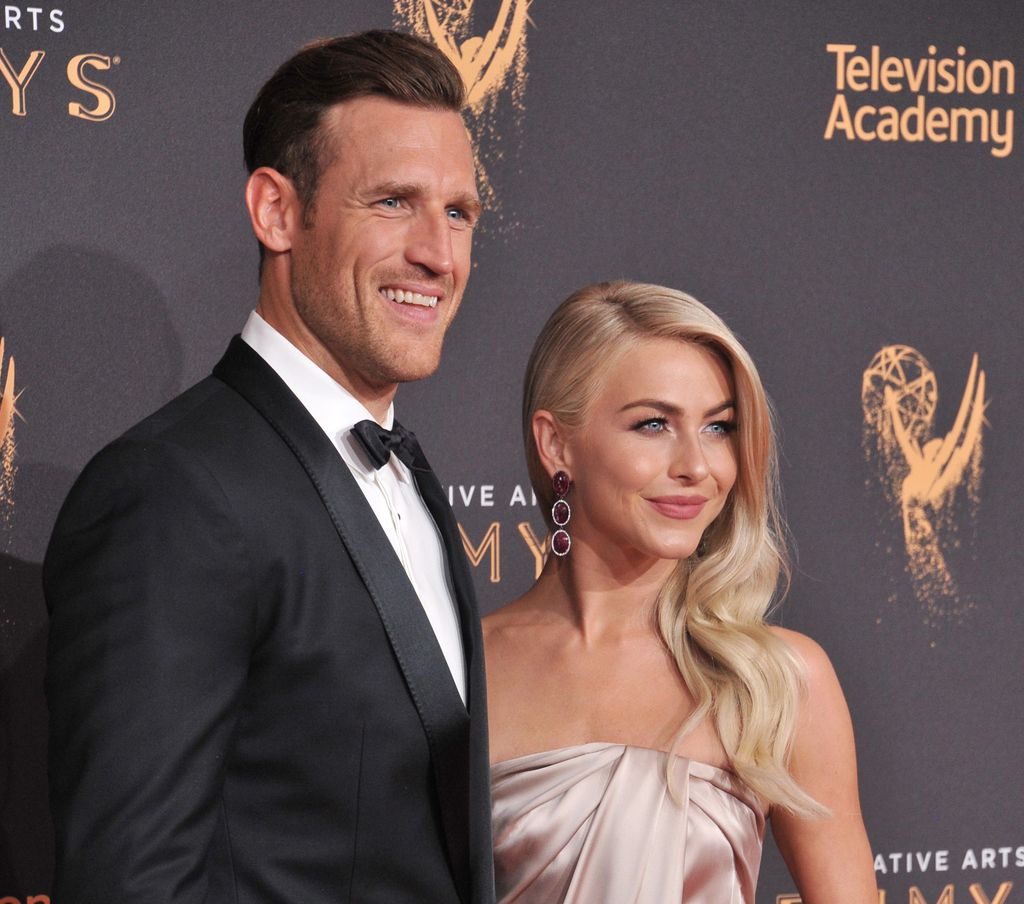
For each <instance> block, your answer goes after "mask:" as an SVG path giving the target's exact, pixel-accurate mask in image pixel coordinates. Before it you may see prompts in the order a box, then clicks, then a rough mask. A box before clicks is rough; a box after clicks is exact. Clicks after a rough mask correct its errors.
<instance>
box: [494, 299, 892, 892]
mask: <svg viewBox="0 0 1024 904" xmlns="http://www.w3.org/2000/svg"><path fill="white" fill-rule="evenodd" d="M523 421H524V433H525V439H526V449H527V458H528V463H529V470H530V477H531V480H532V482H533V485H534V488H535V490H536V493H537V496H538V499H539V500H541V501H542V506H543V507H544V509H545V512H549V511H550V513H551V514H550V516H549V526H550V527H551V529H552V531H553V533H552V536H551V540H550V545H551V550H552V552H553V553H554V554H551V555H549V556H548V559H547V562H546V564H545V566H544V569H543V571H542V573H541V575H540V577H539V579H538V580H537V582H536V584H535V585H534V586H533V587H532V588H531V589H530V590H529V591H528V592H527V593H526V594H525V595H524V596H522V597H520V598H519V599H517V600H515V601H514V602H512V603H510V604H509V605H507V606H505V607H504V608H502V609H500V610H498V611H497V612H495V613H494V614H492V615H490V616H488V617H487V618H486V619H485V620H484V637H485V643H486V653H487V677H488V698H489V711H490V716H489V721H490V726H491V727H490V731H491V758H492V770H491V779H492V793H493V798H494V819H493V827H494V843H495V869H496V881H497V891H498V901H499V902H513V901H515V902H521V904H532V902H535V904H558V902H566V904H570V902H571V904H666V902H673V901H675V902H688V904H753V902H754V887H755V884H756V881H757V873H758V866H759V863H760V856H761V844H762V840H763V837H764V830H765V821H766V819H769V818H770V819H771V822H772V828H773V833H774V835H775V838H776V840H777V842H778V845H779V848H780V849H781V851H782V853H783V856H784V857H785V859H786V862H787V864H788V865H789V867H790V870H791V872H792V874H793V877H794V879H795V881H796V884H797V886H798V887H799V889H800V893H801V895H802V897H803V900H804V902H805V904H837V902H842V904H869V902H870V904H876V902H877V890H876V886H875V881H874V871H873V869H872V859H871V853H870V848H869V845H868V841H867V837H866V833H865V830H864V823H863V820H862V818H861V815H860V807H859V802H858V792H857V777H856V763H855V757H854V742H853V732H852V729H851V725H850V717H849V713H848V710H847V707H846V703H845V701H844V699H843V694H842V691H841V690H840V687H839V683H838V681H837V679H836V676H835V673H834V672H833V670H832V667H831V665H830V663H829V660H828V658H827V656H826V655H825V653H824V652H823V651H822V649H821V648H820V647H819V646H818V645H817V644H816V643H814V641H812V640H810V639H809V638H807V637H804V636H803V635H800V634H797V633H795V632H793V631H786V630H783V629H781V628H776V627H771V626H769V625H767V624H766V623H765V614H766V612H767V610H768V608H769V604H770V603H771V602H772V600H773V598H774V595H775V592H776V584H777V583H778V579H779V576H780V574H782V573H783V572H785V559H784V551H783V543H782V539H781V537H782V528H781V525H780V523H779V516H778V512H777V503H776V486H777V478H776V458H775V447H774V438H773V429H772V424H771V417H770V413H769V407H768V403H767V400H766V398H765V393H764V389H763V387H762V385H761V382H760V379H759V377H758V375H757V370H756V369H755V367H754V364H753V362H752V361H751V360H750V357H749V355H748V354H747V352H746V351H745V350H744V349H743V347H742V346H741V345H740V344H739V342H738V341H737V340H736V338H735V336H733V334H732V333H731V332H730V331H729V329H728V327H726V326H725V324H724V323H723V322H722V321H721V320H720V319H719V318H718V317H717V316H716V315H714V314H713V313H712V312H711V311H709V310H708V309H707V308H706V307H704V306H703V305H702V304H700V303H699V302H697V301H695V300H694V299H692V298H690V297H689V296H687V295H685V294H683V293H681V292H677V291H674V290H671V289H665V288H661V287H659V286H650V285H642V284H636V283H605V284H599V285H595V286H590V287H588V288H585V289H582V290H580V291H579V292H577V293H575V294H574V295H573V296H571V297H570V298H569V299H568V300H567V301H565V302H564V303H563V304H562V305H561V306H560V307H559V308H558V310H557V311H555V313H554V314H553V315H552V317H551V319H550V320H549V321H548V323H547V325H546V326H545V327H544V329H543V331H542V332H541V335H540V337H539V338H538V340H537V343H536V345H535V347H534V350H533V354H532V355H531V358H530V363H529V366H528V369H527V374H526V380H525V389H524V401H523Z"/></svg>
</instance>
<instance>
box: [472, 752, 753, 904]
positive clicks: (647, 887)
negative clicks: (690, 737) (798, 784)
mask: <svg viewBox="0 0 1024 904" xmlns="http://www.w3.org/2000/svg"><path fill="white" fill-rule="evenodd" d="M669 756H672V757H673V763H672V767H671V768H672V776H673V781H672V785H673V788H674V790H675V795H676V796H673V795H671V794H670V793H669V790H668V783H667V782H666V768H665V767H666V758H667V757H669ZM491 791H492V799H493V803H494V819H493V826H494V854H495V870H496V873H495V877H496V880H497V887H498V901H499V902H501V904H511V902H513V901H515V902H516V904H622V902H630V904H666V902H670V901H677V902H678V901H686V902H689V904H753V901H754V886H755V884H756V880H757V870H758V864H759V861H760V855H761V843H762V840H763V837H764V828H765V813H764V808H763V807H762V805H761V803H760V801H759V800H758V798H757V796H756V795H755V794H754V793H753V792H752V791H751V790H750V789H749V788H748V787H747V786H746V784H745V783H744V782H743V781H742V780H741V779H740V778H739V777H738V776H736V775H735V773H732V772H730V771H728V770H727V769H723V768H721V767H719V766H712V765H711V764H710V763H704V762H701V761H700V760H692V759H689V758H687V757H683V756H679V755H677V754H669V753H668V752H666V751H664V750H656V749H654V748H650V747H642V746H636V745H630V744H620V743H614V742H610V741H591V742H589V743H586V744H577V745H572V746H569V747H560V748H555V749H553V750H542V751H538V752H536V753H528V754H524V755H522V756H517V757H512V758H510V759H507V760H501V761H499V762H496V763H494V764H493V765H492V766H491Z"/></svg>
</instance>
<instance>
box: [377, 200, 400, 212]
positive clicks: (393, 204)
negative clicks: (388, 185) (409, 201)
mask: <svg viewBox="0 0 1024 904" xmlns="http://www.w3.org/2000/svg"><path fill="white" fill-rule="evenodd" d="M377 203H378V204H380V206H381V207H386V208H387V209H388V210H398V208H399V207H401V206H402V202H401V201H399V200H398V198H383V199H382V200H380V201H378V202H377Z"/></svg>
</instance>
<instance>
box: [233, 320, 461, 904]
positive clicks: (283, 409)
mask: <svg viewBox="0 0 1024 904" xmlns="http://www.w3.org/2000/svg"><path fill="white" fill-rule="evenodd" d="M213 373H214V376H216V377H217V378H219V379H220V380H223V381H224V382H225V383H227V384H228V385H229V386H231V387H232V388H233V389H235V390H236V391H237V392H238V393H239V394H240V395H242V396H243V397H244V398H245V399H246V400H247V401H248V402H249V403H250V404H252V405H253V407H254V408H256V410H257V411H259V412H260V414H261V415H263V417H264V418H265V419H266V420H267V422H268V423H269V424H270V425H271V427H273V428H274V430H275V431H276V432H277V433H278V435H280V437H281V438H282V439H283V440H284V442H285V443H287V445H288V446H289V447H290V448H291V450H292V452H293V453H294V455H295V457H296V458H297V459H298V461H299V463H300V464H301V465H302V467H303V468H304V469H305V470H306V473H307V474H308V475H309V478H310V480H311V481H312V482H313V484H314V486H315V487H316V489H317V491H318V492H319V494H320V497H321V498H322V499H323V502H324V506H325V507H326V509H327V512H328V514H329V515H330V517H331V520H332V521H333V522H334V526H335V528H336V530H337V532H338V535H339V536H340V537H341V540H342V542H343V543H344V544H345V547H346V548H347V549H348V552H349V555H350V556H351V558H352V561H353V562H354V563H355V566H356V568H357V569H358V570H359V573H360V576H361V577H362V579H363V582H364V584H365V585H366V589H367V592H368V593H369V595H370V597H371V599H372V600H373V603H374V605H375V606H376V608H377V612H378V613H379V615H380V619H381V622H382V623H383V625H384V629H385V631H386V632H387V636H388V639H389V641H390V642H391V647H392V649H393V650H394V653H395V658H396V659H397V661H398V664H399V667H400V668H401V670H402V673H403V675H404V677H405V683H406V685H407V687H408V688H409V693H410V695H411V697H412V700H413V703H414V704H415V706H416V709H417V711H418V713H419V716H420V721H421V722H422V723H423V730H424V732H425V734H426V736H427V741H428V743H429V745H430V751H431V759H432V762H433V766H434V771H435V776H436V780H437V786H438V795H439V802H440V806H441V815H442V822H443V825H444V831H445V837H446V842H447V849H448V853H449V857H450V859H451V864H452V873H453V875H454V876H455V878H456V883H457V885H458V888H459V891H460V894H461V896H462V898H463V900H466V901H468V900H469V891H468V889H469V867H468V850H467V836H468V835H469V828H470V827H469V826H468V824H467V820H468V813H469V804H468V800H469V775H468V773H469V768H468V766H469V750H470V717H469V713H468V712H467V710H466V707H465V706H463V703H462V700H461V698H460V697H459V693H458V690H457V689H456V687H455V683H454V681H453V680H452V677H451V672H450V670H449V668H448V663H447V662H446V661H445V658H444V654H443V653H442V652H441V648H440V646H439V645H438V643H437V638H436V636H435V635H434V631H433V629H432V628H431V626H430V622H429V620H428V619H427V616H426V613H425V612H424V611H423V606H422V605H421V604H420V601H419V598H418V597H417V596H416V592H415V591H414V590H413V588H412V585H411V584H410V582H409V580H408V577H407V576H406V574H405V569H404V568H402V565H401V563H400V562H399V561H398V558H397V556H396V555H395V553H394V550H393V548H392V546H391V543H390V541H389V540H388V538H387V536H386V535H385V533H384V531H383V530H382V529H381V527H380V524H379V523H378V521H377V518H376V516H375V515H374V514H373V510H372V509H371V508H370V506H369V503H367V501H366V498H365V497H364V496H363V494H362V492H361V491H360V489H359V487H358V486H357V485H356V482H355V478H353V477H352V475H351V473H350V472H349V470H348V468H347V467H346V466H345V464H344V462H343V461H342V460H341V458H340V456H339V455H338V451H337V449H335V448H334V446H333V444H332V443H331V442H330V440H329V439H328V438H327V437H326V436H325V435H324V433H323V431H322V430H321V429H320V427H319V425H318V424H317V423H316V421H314V420H313V418H312V416H311V415H310V414H309V413H308V412H307V411H306V409H305V408H304V407H303V406H302V404H301V403H300V402H299V401H298V399H296V397H295V396H294V394H293V393H292V392H291V390H289V389H288V387H287V385H285V383H284V381H282V380H281V378H280V377H278V375H277V374H276V373H275V372H274V370H273V369H272V368H271V367H270V366H269V365H268V364H267V363H266V362H265V361H264V360H263V359H262V358H261V357H260V356H259V355H258V354H257V353H256V352H255V351H253V350H252V349H251V348H250V347H249V346H248V345H246V344H245V342H243V341H242V340H241V339H240V338H239V337H237V336H236V337H235V338H234V339H233V340H232V342H231V345H230V346H229V347H228V350H227V352H226V353H225V355H224V357H223V358H222V359H221V361H220V362H219V363H218V364H217V366H216V367H215V368H214V371H213ZM436 482H437V481H436V478H435V479H434V483H435V484H436ZM438 491H440V487H438ZM436 517H437V516H436V515H435V518H436ZM449 517H450V513H449ZM441 532H442V534H445V533H446V530H445V529H444V528H442V531H441ZM445 542H446V543H447V542H448V539H447V538H446V540H445ZM449 559H451V555H450V553H449ZM463 568H465V565H464V563H463ZM454 574H455V567H454V566H453V580H455V581H462V580H465V578H464V577H459V578H455V577H454ZM456 595H457V596H458V597H459V598H460V603H459V606H460V611H461V610H462V608H463V607H464V605H465V603H463V602H461V599H462V593H457V594H456ZM463 624H464V629H463V634H465V633H467V632H466V630H465V617H463ZM474 649H479V647H478V646H476V645H475V646H474ZM467 658H468V657H467ZM474 677H475V676H474ZM474 715H475V714H474ZM475 731H476V727H475V726H474V733H475ZM398 790H399V789H396V791H398Z"/></svg>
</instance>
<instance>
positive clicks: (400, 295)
mask: <svg viewBox="0 0 1024 904" xmlns="http://www.w3.org/2000/svg"><path fill="white" fill-rule="evenodd" d="M381 292H383V293H384V297H385V298H388V299H389V300H391V301H397V302H399V304H418V305H421V306H423V307H425V308H432V307H435V306H436V305H437V296H436V295H420V293H419V292H406V291H403V290H402V289H381Z"/></svg>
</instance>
